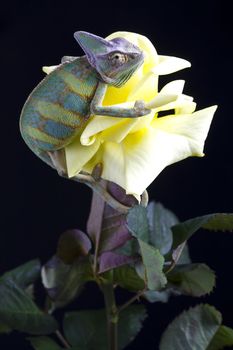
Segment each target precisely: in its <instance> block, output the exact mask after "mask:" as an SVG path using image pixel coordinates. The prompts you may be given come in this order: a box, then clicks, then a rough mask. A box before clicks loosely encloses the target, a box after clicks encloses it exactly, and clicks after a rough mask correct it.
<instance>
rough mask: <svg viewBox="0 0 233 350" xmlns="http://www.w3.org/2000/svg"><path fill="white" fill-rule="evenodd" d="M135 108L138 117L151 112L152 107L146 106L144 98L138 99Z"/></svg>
mask: <svg viewBox="0 0 233 350" xmlns="http://www.w3.org/2000/svg"><path fill="white" fill-rule="evenodd" d="M133 109H134V110H135V112H136V114H137V116H138V117H142V116H144V115H147V114H149V113H150V112H151V110H150V109H148V108H146V105H145V102H144V101H143V100H137V101H136V102H135V104H134V107H133Z"/></svg>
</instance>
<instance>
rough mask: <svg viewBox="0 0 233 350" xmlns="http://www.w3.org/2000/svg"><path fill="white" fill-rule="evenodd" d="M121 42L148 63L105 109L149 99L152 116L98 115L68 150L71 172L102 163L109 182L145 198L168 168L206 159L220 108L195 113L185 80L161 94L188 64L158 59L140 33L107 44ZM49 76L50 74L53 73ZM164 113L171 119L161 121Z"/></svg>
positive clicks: (113, 93) (110, 95) (115, 91)
mask: <svg viewBox="0 0 233 350" xmlns="http://www.w3.org/2000/svg"><path fill="white" fill-rule="evenodd" d="M115 37H124V38H126V39H127V40H129V41H131V42H132V43H134V44H135V45H137V46H138V47H139V48H140V49H141V50H143V52H144V54H145V60H144V64H143V65H142V66H141V67H140V68H139V69H138V71H136V72H135V73H134V75H133V76H132V77H131V78H130V80H129V81H128V82H127V83H126V84H125V85H124V86H122V87H121V88H115V87H112V86H109V87H108V89H107V92H106V95H105V98H104V101H103V105H121V106H122V105H123V106H128V107H133V105H134V102H135V101H136V100H144V101H145V102H146V106H147V107H148V108H150V109H151V113H150V114H149V115H147V116H145V117H141V118H134V119H129V118H127V119H126V118H122V119H121V118H114V117H106V116H92V117H91V118H90V120H89V121H88V123H87V125H86V127H85V129H84V130H83V131H82V133H81V134H79V135H78V136H77V137H76V139H75V140H74V141H73V142H72V143H71V144H69V145H68V146H67V147H66V148H65V153H66V161H67V170H68V175H69V177H73V176H75V175H77V174H78V173H79V172H80V171H84V172H87V173H92V170H93V168H94V167H95V165H96V164H98V163H102V164H103V172H102V175H101V177H102V178H103V179H106V180H109V181H113V182H115V183H116V184H118V185H120V186H121V187H123V188H124V189H125V190H126V193H127V194H133V195H134V196H135V197H136V198H139V196H140V195H141V194H142V192H143V191H144V190H145V189H146V188H147V187H148V186H149V185H150V183H151V182H152V181H153V180H154V179H155V178H156V176H158V174H159V173H160V172H161V171H162V170H163V169H164V168H165V167H166V166H167V165H170V164H172V163H175V162H177V161H180V160H182V159H184V158H187V157H190V156H199V157H202V156H203V155H204V154H203V148H204V142H205V139H206V137H207V134H208V131H209V127H210V124H211V121H212V118H213V115H214V112H215V110H216V108H217V107H216V106H212V107H209V108H205V109H203V110H200V111H197V112H194V111H195V108H196V104H195V103H194V102H193V99H192V98H191V97H189V96H186V95H183V94H182V91H183V86H184V81H182V80H176V81H172V82H171V83H169V84H167V85H166V86H165V87H163V89H162V90H161V91H160V92H158V76H159V75H162V74H169V73H173V72H175V71H178V70H180V69H183V68H187V67H189V66H190V63H189V62H188V61H186V60H183V59H180V58H177V57H169V56H160V55H158V54H157V52H156V50H155V48H154V46H153V45H152V43H151V42H150V41H149V39H147V38H146V37H144V36H142V35H139V34H135V33H129V32H116V33H114V34H111V35H110V36H109V37H108V38H107V39H109V40H110V39H113V38H115ZM53 68H54V67H52V69H53ZM45 71H46V72H47V73H48V72H49V68H46V69H45ZM170 110H172V112H171V113H169V111H170ZM160 111H168V114H169V115H166V116H164V117H158V112H160Z"/></svg>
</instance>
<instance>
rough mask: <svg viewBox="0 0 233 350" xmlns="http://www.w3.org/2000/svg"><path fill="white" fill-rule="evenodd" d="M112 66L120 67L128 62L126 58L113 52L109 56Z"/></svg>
mask: <svg viewBox="0 0 233 350" xmlns="http://www.w3.org/2000/svg"><path fill="white" fill-rule="evenodd" d="M109 59H110V61H111V63H112V65H120V64H123V63H125V62H127V61H128V57H127V56H126V55H124V54H122V53H120V52H115V53H113V54H112V55H110V56H109Z"/></svg>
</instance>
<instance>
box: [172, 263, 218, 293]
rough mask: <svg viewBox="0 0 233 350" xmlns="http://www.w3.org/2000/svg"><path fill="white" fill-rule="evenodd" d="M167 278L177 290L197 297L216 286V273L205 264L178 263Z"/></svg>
mask: <svg viewBox="0 0 233 350" xmlns="http://www.w3.org/2000/svg"><path fill="white" fill-rule="evenodd" d="M167 278H168V282H169V285H170V284H171V285H172V287H173V288H175V290H176V291H179V292H180V293H182V294H186V295H191V296H195V297H200V296H203V295H205V294H208V293H210V292H211V291H212V289H213V288H214V286H215V274H214V272H213V271H212V270H211V269H210V268H209V267H208V266H207V265H205V264H189V265H178V266H176V267H175V268H174V269H173V270H172V271H171V272H169V273H168V274H167Z"/></svg>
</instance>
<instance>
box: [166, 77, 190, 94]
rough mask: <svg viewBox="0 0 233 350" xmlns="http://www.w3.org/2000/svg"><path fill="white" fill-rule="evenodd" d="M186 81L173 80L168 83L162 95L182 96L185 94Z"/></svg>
mask: <svg viewBox="0 0 233 350" xmlns="http://www.w3.org/2000/svg"><path fill="white" fill-rule="evenodd" d="M184 83H185V81H184V80H181V79H179V80H173V81H171V82H169V83H167V84H166V85H165V86H164V87H163V88H162V89H161V90H160V93H161V94H176V95H180V94H182V92H183V89H184Z"/></svg>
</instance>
